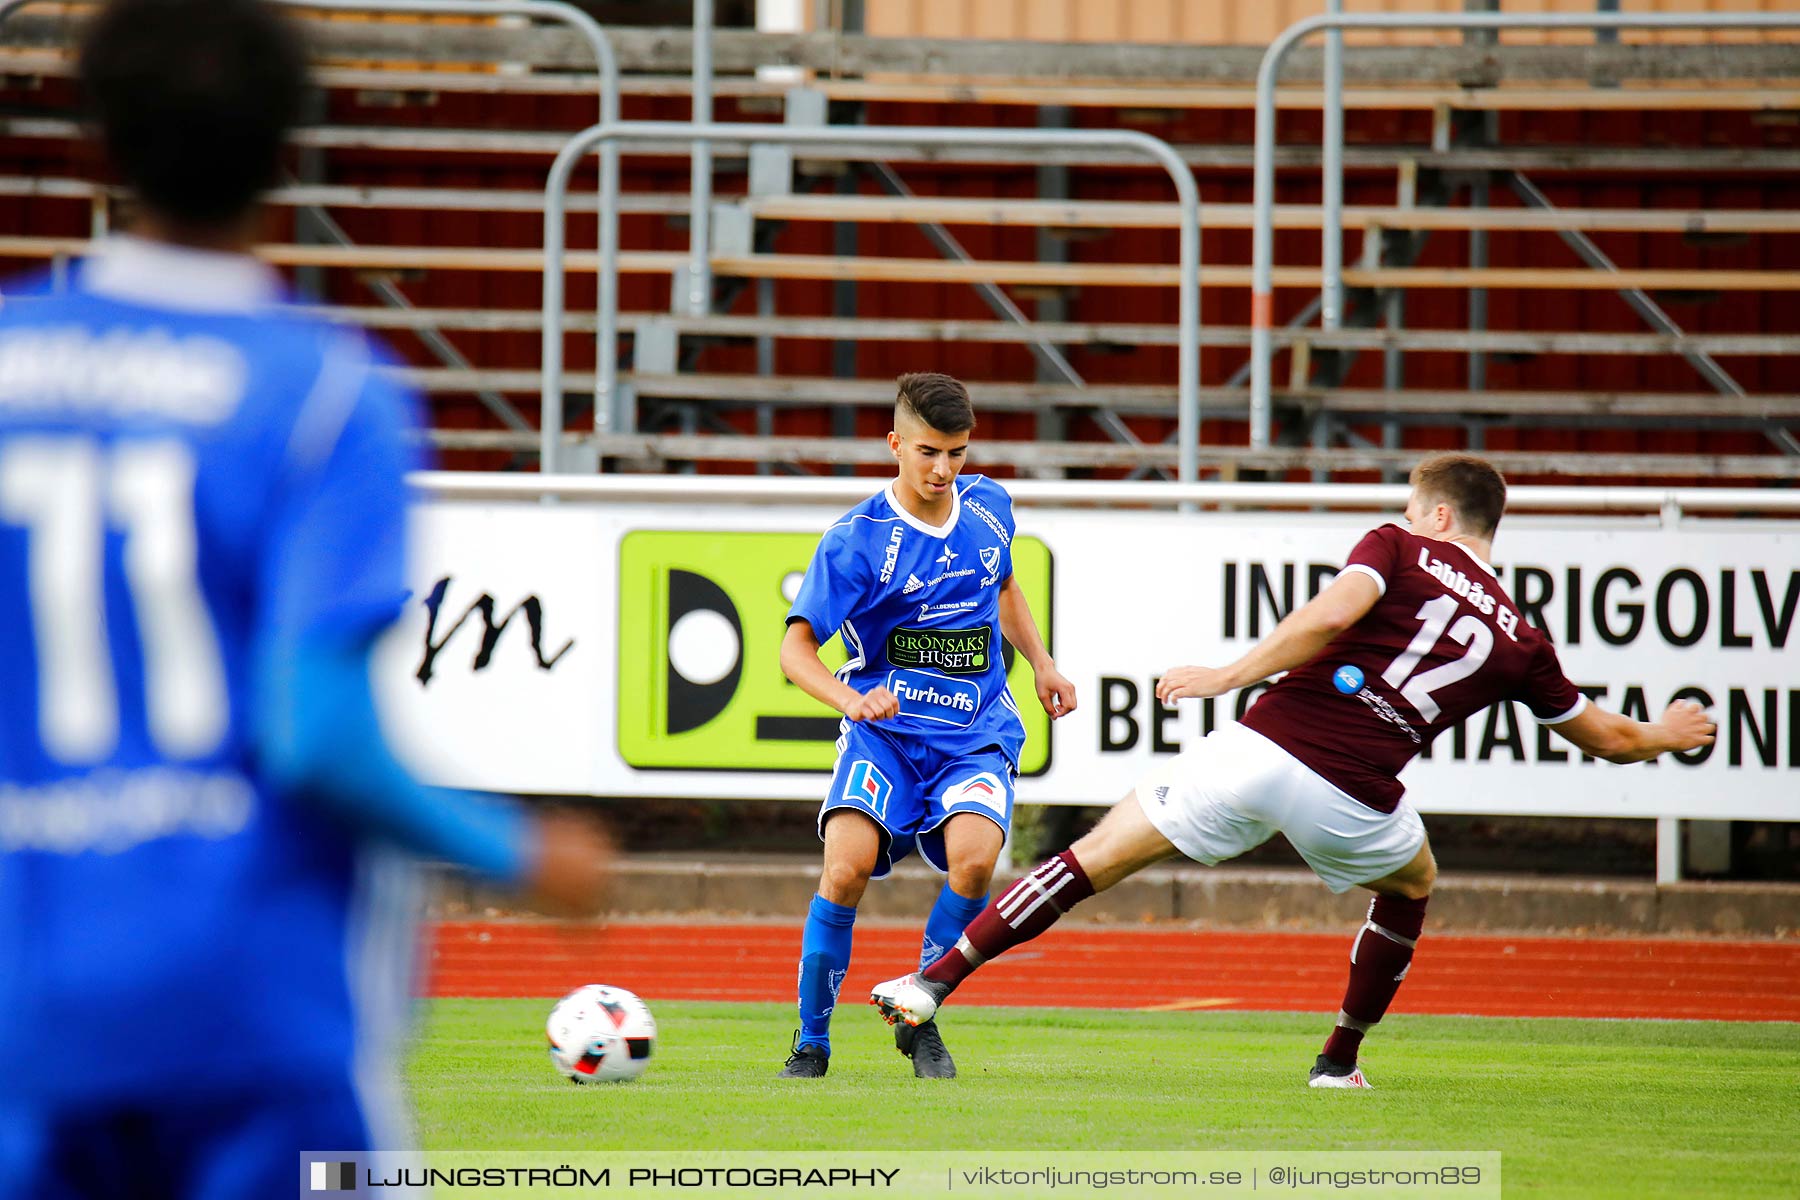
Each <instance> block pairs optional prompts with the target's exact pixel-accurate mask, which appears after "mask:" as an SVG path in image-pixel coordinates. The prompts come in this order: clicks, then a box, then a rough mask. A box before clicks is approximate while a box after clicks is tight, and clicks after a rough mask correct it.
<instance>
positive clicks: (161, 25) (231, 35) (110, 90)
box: [81, 0, 306, 228]
mask: <svg viewBox="0 0 1800 1200" xmlns="http://www.w3.org/2000/svg"><path fill="white" fill-rule="evenodd" d="M81 80H82V85H83V88H84V90H85V94H86V99H87V104H88V108H89V111H90V113H91V115H92V116H93V118H94V119H95V120H96V121H98V122H99V125H100V132H101V136H102V138H103V140H104V142H105V145H106V153H107V157H108V158H109V159H110V160H111V162H112V165H113V168H114V170H116V171H117V172H118V174H119V175H120V177H121V179H122V181H123V182H124V183H126V184H127V185H129V186H130V187H131V188H132V189H133V190H134V191H135V192H136V193H137V195H138V198H139V200H140V201H141V202H142V203H143V204H144V205H145V206H146V207H147V208H149V209H151V210H152V211H154V212H155V213H157V214H158V215H159V216H162V217H165V218H168V219H169V220H171V221H174V222H177V223H178V224H182V225H187V226H200V227H209V228H210V227H218V226H223V225H228V224H231V223H233V222H235V221H237V220H239V219H241V218H242V217H243V216H244V215H245V214H247V213H248V212H249V211H250V209H251V207H252V206H253V205H254V204H255V202H256V198H257V195H258V194H259V193H260V192H261V191H262V190H263V189H264V188H267V187H269V186H270V185H272V184H273V183H274V182H275V180H276V174H277V168H278V166H279V165H280V154H281V145H282V141H283V140H284V139H285V137H286V136H287V131H288V128H289V126H291V125H292V124H293V123H294V121H295V119H296V118H297V117H298V116H299V114H300V105H301V101H302V98H303V97H304V95H305V90H306V54H305V52H304V49H303V48H302V45H301V42H300V39H299V36H298V34H297V33H296V32H295V31H294V29H293V28H292V27H291V26H290V25H289V24H288V23H287V21H285V20H284V19H283V18H281V17H280V16H279V15H277V14H276V12H275V10H274V8H273V7H272V6H270V5H268V4H265V3H263V2H262V0H111V2H110V3H108V4H107V5H106V7H105V8H104V9H102V10H101V11H100V13H99V15H98V16H96V17H95V18H94V20H93V22H92V23H91V24H90V25H89V27H88V31H87V36H86V37H85V39H84V40H83V43H82V47H81Z"/></svg>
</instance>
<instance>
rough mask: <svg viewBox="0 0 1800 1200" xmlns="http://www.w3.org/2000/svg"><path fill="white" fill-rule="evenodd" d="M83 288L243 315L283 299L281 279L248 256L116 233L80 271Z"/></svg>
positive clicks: (196, 309)
mask: <svg viewBox="0 0 1800 1200" xmlns="http://www.w3.org/2000/svg"><path fill="white" fill-rule="evenodd" d="M81 289H82V290H83V291H86V292H90V293H92V294H94V295H96V296H104V297H106V298H108V299H111V300H123V301H125V302H127V303H130V304H144V305H149V306H152V307H155V308H168V309H175V310H176V311H179V312H191V313H245V312H252V311H255V310H257V309H261V308H267V307H269V306H270V305H273V304H276V303H279V302H280V300H281V277H280V276H279V275H277V274H276V273H275V271H274V270H273V269H272V268H270V267H267V266H265V265H264V264H262V263H260V262H258V261H257V260H256V259H254V258H251V257H250V256H249V255H247V254H228V253H225V252H223V251H218V250H195V249H192V248H190V247H187V246H175V245H171V244H170V243H168V242H157V241H151V240H150V239H148V238H140V237H132V236H130V235H129V234H115V235H113V236H112V237H109V238H107V239H106V240H105V241H103V242H101V243H100V247H99V249H98V250H96V251H95V252H94V254H93V255H92V256H91V257H89V258H88V260H87V262H86V263H85V264H83V266H82V270H81Z"/></svg>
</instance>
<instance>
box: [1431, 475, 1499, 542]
mask: <svg viewBox="0 0 1800 1200" xmlns="http://www.w3.org/2000/svg"><path fill="white" fill-rule="evenodd" d="M1412 485H1413V490H1415V491H1416V492H1418V493H1419V496H1420V498H1421V499H1426V500H1431V501H1436V502H1441V503H1444V504H1448V505H1449V506H1450V507H1451V508H1452V509H1453V510H1454V511H1455V513H1456V522H1457V524H1458V525H1460V526H1462V528H1463V530H1464V531H1465V532H1468V533H1472V534H1475V535H1476V536H1477V537H1483V538H1491V537H1493V536H1494V531H1495V530H1496V529H1498V528H1500V515H1501V514H1502V513H1504V512H1505V511H1506V479H1505V477H1504V476H1502V475H1501V474H1500V472H1499V470H1497V469H1496V468H1495V467H1494V465H1493V464H1492V463H1490V462H1488V461H1487V460H1486V459H1482V458H1476V457H1475V456H1474V455H1473V454H1439V455H1436V456H1435V457H1432V458H1428V459H1426V460H1425V461H1424V462H1422V463H1420V464H1419V465H1418V466H1416V467H1414V468H1413V473H1412Z"/></svg>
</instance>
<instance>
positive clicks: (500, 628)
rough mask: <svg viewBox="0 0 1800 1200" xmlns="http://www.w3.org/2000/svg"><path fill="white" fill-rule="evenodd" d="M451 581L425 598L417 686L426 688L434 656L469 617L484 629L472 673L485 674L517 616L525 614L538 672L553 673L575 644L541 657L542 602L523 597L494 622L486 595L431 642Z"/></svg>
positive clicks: (447, 578) (446, 578)
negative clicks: (422, 646)
mask: <svg viewBox="0 0 1800 1200" xmlns="http://www.w3.org/2000/svg"><path fill="white" fill-rule="evenodd" d="M452 578H453V576H450V575H446V576H444V577H443V578H442V579H440V580H438V581H437V584H436V585H435V586H434V587H433V588H432V589H431V594H430V595H429V596H427V597H425V612H426V614H427V621H426V624H425V652H424V654H423V656H422V657H421V658H420V659H419V669H418V670H417V671H415V672H414V673H413V674H414V675H415V676H416V677H417V678H418V680H419V686H420V687H428V686H430V684H431V677H432V676H433V675H434V674H436V670H435V667H436V663H437V657H438V655H439V654H440V653H442V652H443V649H444V647H445V646H448V645H449V644H450V640H451V639H452V638H454V637H455V636H456V635H457V633H458V632H459V631H460V630H461V629H462V627H463V626H464V625H465V624H467V623H468V620H469V618H470V617H471V616H473V615H475V614H476V613H480V614H481V620H482V624H483V626H484V630H483V632H482V635H481V644H480V645H479V646H478V647H476V650H475V661H474V663H473V664H472V665H471V666H470V668H469V669H470V670H472V671H485V670H486V669H487V668H488V665H489V664H490V663H492V662H493V661H494V648H495V647H497V646H498V645H499V644H500V635H501V634H503V633H505V632H506V627H507V626H508V625H509V624H511V623H512V619H513V618H514V617H516V616H518V615H519V614H520V613H524V614H525V624H526V626H527V627H528V628H529V629H530V630H531V653H532V655H533V656H534V657H536V659H537V665H538V669H539V670H540V671H551V670H555V668H556V664H557V663H559V662H561V661H562V657H563V655H565V654H567V653H568V652H569V651H570V650H571V649H573V648H574V646H575V642H574V639H572V638H571V639H570V640H568V641H566V642H564V643H563V644H562V647H561V648H560V649H558V650H557V652H556V653H555V654H552V655H550V656H549V657H547V658H546V657H545V656H544V604H543V601H541V600H539V599H538V598H537V597H536V596H535V595H532V596H527V597H525V599H523V600H521V601H519V603H517V604H515V605H513V607H512V610H511V611H510V612H508V613H507V614H506V615H505V616H504V617H501V618H500V620H499V621H495V620H494V607H495V605H494V598H493V597H492V596H490V595H488V594H487V593H486V592H483V593H482V594H481V595H480V596H479V597H477V598H476V600H475V602H474V603H473V604H471V605H469V607H467V608H465V609H463V613H462V616H460V617H458V618H456V623H455V624H454V625H452V626H450V628H449V629H447V630H445V631H444V636H443V637H441V638H436V639H435V640H434V635H435V634H436V633H437V624H438V615H439V614H440V613H441V612H442V611H443V607H444V595H445V593H447V592H448V591H449V590H450V581H451V579H452Z"/></svg>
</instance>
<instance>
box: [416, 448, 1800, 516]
mask: <svg viewBox="0 0 1800 1200" xmlns="http://www.w3.org/2000/svg"><path fill="white" fill-rule="evenodd" d="M1420 453H1421V455H1423V453H1424V452H1423V451H1421V452H1420ZM410 482H411V483H412V485H413V487H414V488H415V489H416V490H418V491H419V492H421V493H422V494H424V495H427V496H434V497H439V498H444V499H462V500H539V499H543V498H545V497H555V498H558V499H566V500H616V501H633V500H685V501H688V502H690V503H694V504H702V505H704V504H719V503H732V504H827V505H830V504H854V503H856V502H857V501H860V500H866V499H868V497H869V493H870V491H871V490H872V489H873V488H874V487H875V486H876V484H877V483H878V482H879V481H871V480H869V479H866V478H835V479H824V478H812V479H807V478H798V477H795V478H782V477H769V476H760V475H600V476H594V475H561V476H551V475H530V474H521V473H518V472H494V473H485V472H475V471H421V472H417V473H415V474H414V475H413V476H412V477H411V480H410ZM1006 490H1007V492H1008V493H1009V494H1010V495H1011V496H1012V498H1013V501H1014V503H1016V504H1018V505H1019V506H1021V507H1045V508H1053V507H1058V506H1071V507H1081V508H1089V507H1100V508H1180V507H1182V506H1184V505H1213V504H1216V505H1219V506H1220V507H1223V508H1241V509H1261V508H1340V509H1362V510H1374V511H1385V512H1394V513H1397V512H1399V511H1400V509H1401V508H1403V507H1404V506H1405V504H1406V499H1407V496H1408V495H1410V494H1411V489H1410V488H1408V487H1407V485H1405V484H1394V483H1158V482H1150V481H1144V482H1128V481H1125V480H1065V479H1009V480H1007V481H1006ZM1506 511H1507V512H1509V513H1527V512H1560V513H1604V514H1608V515H1614V516H1618V515H1626V514H1638V515H1646V516H1648V515H1656V516H1660V517H1661V518H1663V519H1664V520H1665V521H1667V520H1677V519H1679V518H1681V517H1684V516H1694V515H1700V514H1721V513H1723V514H1739V513H1761V514H1768V515H1777V516H1796V517H1800V490H1793V489H1788V488H1657V487H1589V486H1586V485H1576V486H1568V487H1546V486H1541V485H1526V486H1521V487H1513V488H1508V489H1507V492H1506Z"/></svg>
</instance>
